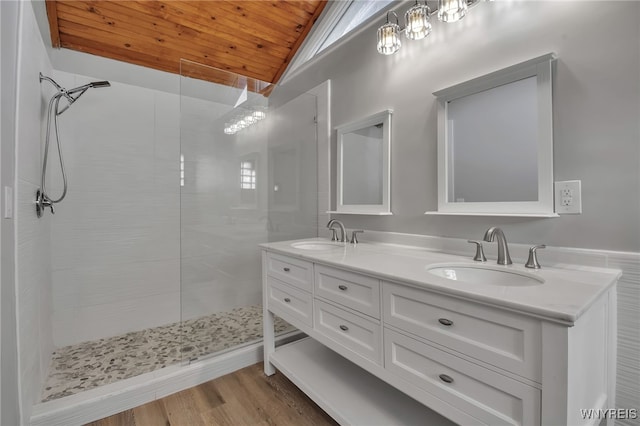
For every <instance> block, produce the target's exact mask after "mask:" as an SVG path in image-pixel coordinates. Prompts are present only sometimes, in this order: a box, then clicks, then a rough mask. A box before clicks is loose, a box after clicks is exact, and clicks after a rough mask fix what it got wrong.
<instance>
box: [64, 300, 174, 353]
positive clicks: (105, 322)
mask: <svg viewBox="0 0 640 426" xmlns="http://www.w3.org/2000/svg"><path fill="white" fill-rule="evenodd" d="M179 300H180V292H175V293H163V294H157V295H153V296H145V297H141V298H135V299H123V300H120V301H118V302H116V303H109V304H102V305H94V306H82V307H77V308H70V309H65V310H64V311H60V312H54V316H53V330H54V334H53V340H54V343H55V345H56V347H60V346H67V345H72V344H75V343H78V342H84V341H89V340H96V339H100V338H104V337H109V336H116V335H118V334H123V333H128V332H132V331H137V330H142V329H144V328H151V327H157V326H159V325H164V324H169V323H173V322H178V321H180V303H178V301H179Z"/></svg>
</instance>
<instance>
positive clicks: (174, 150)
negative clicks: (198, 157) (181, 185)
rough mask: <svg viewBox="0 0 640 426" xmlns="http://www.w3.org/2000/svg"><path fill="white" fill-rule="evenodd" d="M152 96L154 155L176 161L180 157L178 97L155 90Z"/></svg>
mask: <svg viewBox="0 0 640 426" xmlns="http://www.w3.org/2000/svg"><path fill="white" fill-rule="evenodd" d="M154 96H155V102H154V108H155V127H154V131H155V137H154V156H155V158H156V159H159V160H165V161H172V162H174V163H177V162H178V161H179V158H180V97H179V96H178V95H176V94H172V93H163V92H155V93H154Z"/></svg>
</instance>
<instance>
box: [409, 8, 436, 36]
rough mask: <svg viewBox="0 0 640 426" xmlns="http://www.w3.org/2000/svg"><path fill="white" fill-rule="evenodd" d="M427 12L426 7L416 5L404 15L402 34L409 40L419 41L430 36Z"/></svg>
mask: <svg viewBox="0 0 640 426" xmlns="http://www.w3.org/2000/svg"><path fill="white" fill-rule="evenodd" d="M429 12H430V10H429V8H428V7H427V6H426V5H424V4H416V5H415V6H413V7H412V8H411V9H409V10H407V13H405V14H404V22H405V30H404V31H405V33H404V34H405V35H406V36H407V38H408V39H409V40H420V39H423V38H425V37H426V36H428V35H429V34H431V22H429Z"/></svg>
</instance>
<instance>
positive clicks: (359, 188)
mask: <svg viewBox="0 0 640 426" xmlns="http://www.w3.org/2000/svg"><path fill="white" fill-rule="evenodd" d="M383 128H384V123H376V124H374V125H371V126H369V127H365V128H363V129H358V130H355V131H353V132H351V133H345V134H344V135H343V136H342V160H343V161H344V162H345V164H347V167H345V168H344V169H343V171H342V179H343V183H342V185H343V193H342V200H343V202H344V204H382V148H383V137H382V135H383Z"/></svg>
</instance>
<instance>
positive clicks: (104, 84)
mask: <svg viewBox="0 0 640 426" xmlns="http://www.w3.org/2000/svg"><path fill="white" fill-rule="evenodd" d="M89 85H90V86H91V87H95V88H96V89H99V88H100V87H111V83H109V82H108V81H93V82H91V83H89Z"/></svg>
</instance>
